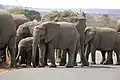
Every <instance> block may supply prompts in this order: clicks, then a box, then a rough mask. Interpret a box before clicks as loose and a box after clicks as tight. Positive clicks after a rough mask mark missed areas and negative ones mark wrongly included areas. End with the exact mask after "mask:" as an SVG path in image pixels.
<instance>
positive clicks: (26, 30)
mask: <svg viewBox="0 0 120 80" xmlns="http://www.w3.org/2000/svg"><path fill="white" fill-rule="evenodd" d="M39 24H40V22H37V21H36V20H34V21H29V22H26V23H24V24H22V25H20V26H19V27H18V29H17V34H16V56H17V53H18V43H19V41H20V40H21V39H23V38H26V37H32V36H33V35H32V34H33V28H34V27H35V26H36V25H39Z"/></svg>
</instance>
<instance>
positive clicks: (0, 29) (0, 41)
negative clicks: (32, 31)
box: [0, 9, 16, 67]
mask: <svg viewBox="0 0 120 80" xmlns="http://www.w3.org/2000/svg"><path fill="white" fill-rule="evenodd" d="M15 26H16V25H15V22H14V20H13V18H12V16H11V15H10V14H9V13H8V12H7V11H5V10H2V9H0V49H1V50H0V52H4V53H0V54H4V55H5V49H6V47H7V46H8V50H9V51H10V54H11V67H15V65H16V63H15V42H16V40H15V36H16V27H15Z"/></svg>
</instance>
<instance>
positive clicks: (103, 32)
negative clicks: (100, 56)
mask: <svg viewBox="0 0 120 80" xmlns="http://www.w3.org/2000/svg"><path fill="white" fill-rule="evenodd" d="M96 29H97V31H98V35H99V46H98V48H100V49H104V50H113V48H114V44H115V41H116V38H117V34H118V33H117V32H116V30H115V29H112V28H106V27H105V28H96Z"/></svg>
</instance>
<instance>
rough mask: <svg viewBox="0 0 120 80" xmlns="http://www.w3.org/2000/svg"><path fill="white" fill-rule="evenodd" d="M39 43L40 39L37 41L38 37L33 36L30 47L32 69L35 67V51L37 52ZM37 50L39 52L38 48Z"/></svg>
mask: <svg viewBox="0 0 120 80" xmlns="http://www.w3.org/2000/svg"><path fill="white" fill-rule="evenodd" d="M39 41H40V39H39V37H38V36H33V46H32V63H33V67H36V64H35V58H36V50H37V47H38V44H39ZM39 50H40V48H39ZM39 56H40V55H39Z"/></svg>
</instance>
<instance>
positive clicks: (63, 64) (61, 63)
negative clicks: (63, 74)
mask: <svg viewBox="0 0 120 80" xmlns="http://www.w3.org/2000/svg"><path fill="white" fill-rule="evenodd" d="M66 56H67V50H66V49H64V50H63V53H62V57H61V61H60V66H65V64H66Z"/></svg>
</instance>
